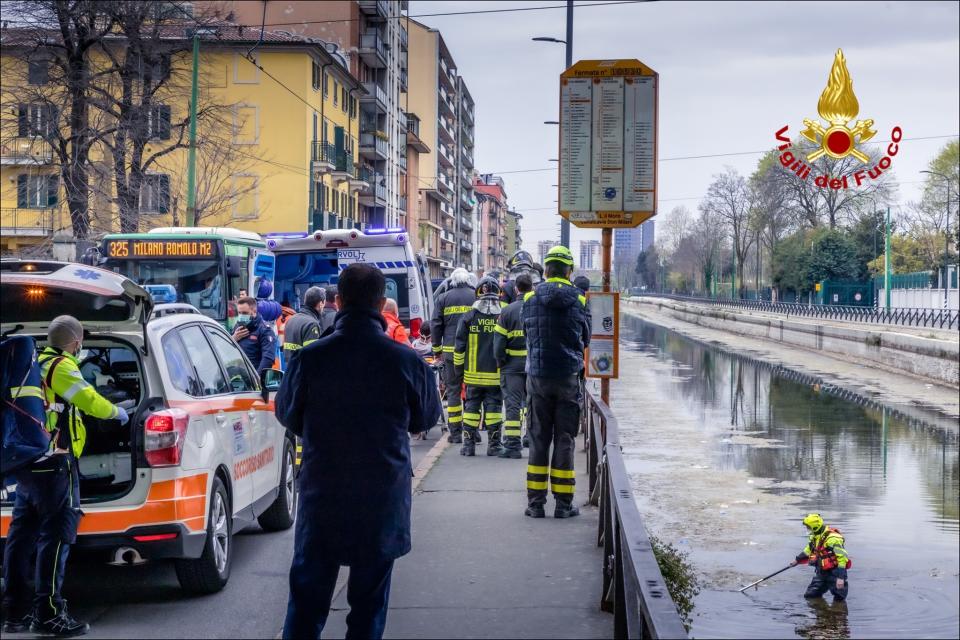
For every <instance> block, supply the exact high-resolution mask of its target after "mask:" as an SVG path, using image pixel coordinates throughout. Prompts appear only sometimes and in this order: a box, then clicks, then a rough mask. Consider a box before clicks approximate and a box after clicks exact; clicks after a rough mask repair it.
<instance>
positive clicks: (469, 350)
mask: <svg viewBox="0 0 960 640" xmlns="http://www.w3.org/2000/svg"><path fill="white" fill-rule="evenodd" d="M498 315H499V314H491V313H481V312H480V311H479V310H478V309H474V308H471V309H470V310H469V311H467V312H466V313H465V314H463V317H462V318H460V326H459V328H458V329H457V340H456V345H455V346H454V351H453V366H454V367H455V368H456V370H457V372H458V373H460V372H462V373H463V381H464V382H465V383H467V384H472V385H476V386H480V387H499V386H500V368H499V367H498V366H497V359H496V358H495V357H494V355H493V339H494V336H496V335H497V333H496V326H497V316H498Z"/></svg>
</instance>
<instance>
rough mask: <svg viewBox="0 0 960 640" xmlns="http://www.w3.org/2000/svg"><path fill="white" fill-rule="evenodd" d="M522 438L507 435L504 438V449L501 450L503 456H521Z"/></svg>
mask: <svg viewBox="0 0 960 640" xmlns="http://www.w3.org/2000/svg"><path fill="white" fill-rule="evenodd" d="M520 451H521V450H520V438H518V437H517V436H507V437H506V438H504V439H503V451H501V452H500V457H501V458H521V457H523V456H522V455H521V454H520Z"/></svg>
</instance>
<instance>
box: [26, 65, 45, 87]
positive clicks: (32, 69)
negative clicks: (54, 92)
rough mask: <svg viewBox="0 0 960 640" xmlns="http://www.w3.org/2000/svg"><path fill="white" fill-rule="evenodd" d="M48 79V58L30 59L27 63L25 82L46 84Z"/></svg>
mask: <svg viewBox="0 0 960 640" xmlns="http://www.w3.org/2000/svg"><path fill="white" fill-rule="evenodd" d="M49 81H50V62H49V61H48V60H43V59H41V60H30V61H29V62H28V63H27V83H28V84H34V85H42V84H47V83H48V82H49Z"/></svg>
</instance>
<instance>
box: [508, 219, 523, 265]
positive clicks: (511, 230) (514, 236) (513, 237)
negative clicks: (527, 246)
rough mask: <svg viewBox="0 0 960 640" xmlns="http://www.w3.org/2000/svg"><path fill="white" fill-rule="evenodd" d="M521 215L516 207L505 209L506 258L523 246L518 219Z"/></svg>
mask: <svg viewBox="0 0 960 640" xmlns="http://www.w3.org/2000/svg"><path fill="white" fill-rule="evenodd" d="M521 220H523V215H521V213H520V212H519V211H517V210H516V209H507V260H509V259H510V258H511V257H512V256H513V254H515V253H516V252H517V251H520V249H521V248H522V247H523V239H522V233H521V229H520V221H521Z"/></svg>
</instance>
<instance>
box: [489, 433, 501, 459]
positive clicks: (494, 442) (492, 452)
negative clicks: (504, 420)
mask: <svg viewBox="0 0 960 640" xmlns="http://www.w3.org/2000/svg"><path fill="white" fill-rule="evenodd" d="M501 453H503V445H502V444H501V443H500V427H497V428H496V429H494V430H491V431H490V440H489V441H488V443H487V455H488V456H498V455H500V454H501Z"/></svg>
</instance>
